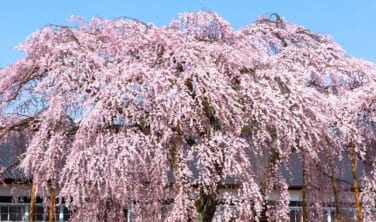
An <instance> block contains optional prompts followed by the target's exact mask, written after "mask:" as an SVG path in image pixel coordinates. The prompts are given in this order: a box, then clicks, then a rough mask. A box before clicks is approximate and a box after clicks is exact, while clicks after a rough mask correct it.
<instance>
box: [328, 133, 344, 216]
mask: <svg viewBox="0 0 376 222" xmlns="http://www.w3.org/2000/svg"><path fill="white" fill-rule="evenodd" d="M325 139H326V142H327V144H328V146H327V147H329V148H330V147H331V143H330V140H329V138H328V137H325ZM328 161H329V168H330V179H331V182H332V189H333V195H334V204H335V207H336V219H335V221H336V222H342V214H341V209H340V204H339V195H338V187H337V178H336V170H335V166H334V163H333V156H332V153H331V152H328Z"/></svg>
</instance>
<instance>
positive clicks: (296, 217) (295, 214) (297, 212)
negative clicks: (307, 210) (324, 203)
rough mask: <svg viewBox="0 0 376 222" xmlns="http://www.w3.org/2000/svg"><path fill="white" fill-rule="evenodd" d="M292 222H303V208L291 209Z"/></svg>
mask: <svg viewBox="0 0 376 222" xmlns="http://www.w3.org/2000/svg"><path fill="white" fill-rule="evenodd" d="M289 214H290V222H301V221H302V208H300V207H294V208H292V207H291V208H290V213H289Z"/></svg>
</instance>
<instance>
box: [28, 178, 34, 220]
mask: <svg viewBox="0 0 376 222" xmlns="http://www.w3.org/2000/svg"><path fill="white" fill-rule="evenodd" d="M34 213H35V181H34V179H33V180H32V184H31V194H30V208H29V222H33V221H34Z"/></svg>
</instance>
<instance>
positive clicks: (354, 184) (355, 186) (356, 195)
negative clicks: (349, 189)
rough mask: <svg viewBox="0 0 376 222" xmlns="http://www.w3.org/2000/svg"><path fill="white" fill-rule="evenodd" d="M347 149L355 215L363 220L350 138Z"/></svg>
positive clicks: (359, 221) (361, 221)
mask: <svg viewBox="0 0 376 222" xmlns="http://www.w3.org/2000/svg"><path fill="white" fill-rule="evenodd" d="M349 149H350V150H349V151H350V159H351V171H352V176H353V186H354V195H355V206H356V215H357V218H358V222H363V218H362V207H361V204H360V197H359V196H360V194H359V186H358V177H357V175H356V157H355V150H354V144H353V142H352V140H350V143H349Z"/></svg>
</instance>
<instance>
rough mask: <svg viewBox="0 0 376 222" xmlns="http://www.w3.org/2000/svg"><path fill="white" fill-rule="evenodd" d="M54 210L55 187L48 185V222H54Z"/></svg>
mask: <svg viewBox="0 0 376 222" xmlns="http://www.w3.org/2000/svg"><path fill="white" fill-rule="evenodd" d="M54 209H55V185H54V184H53V183H52V184H51V185H50V209H49V212H48V222H53V221H54Z"/></svg>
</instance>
